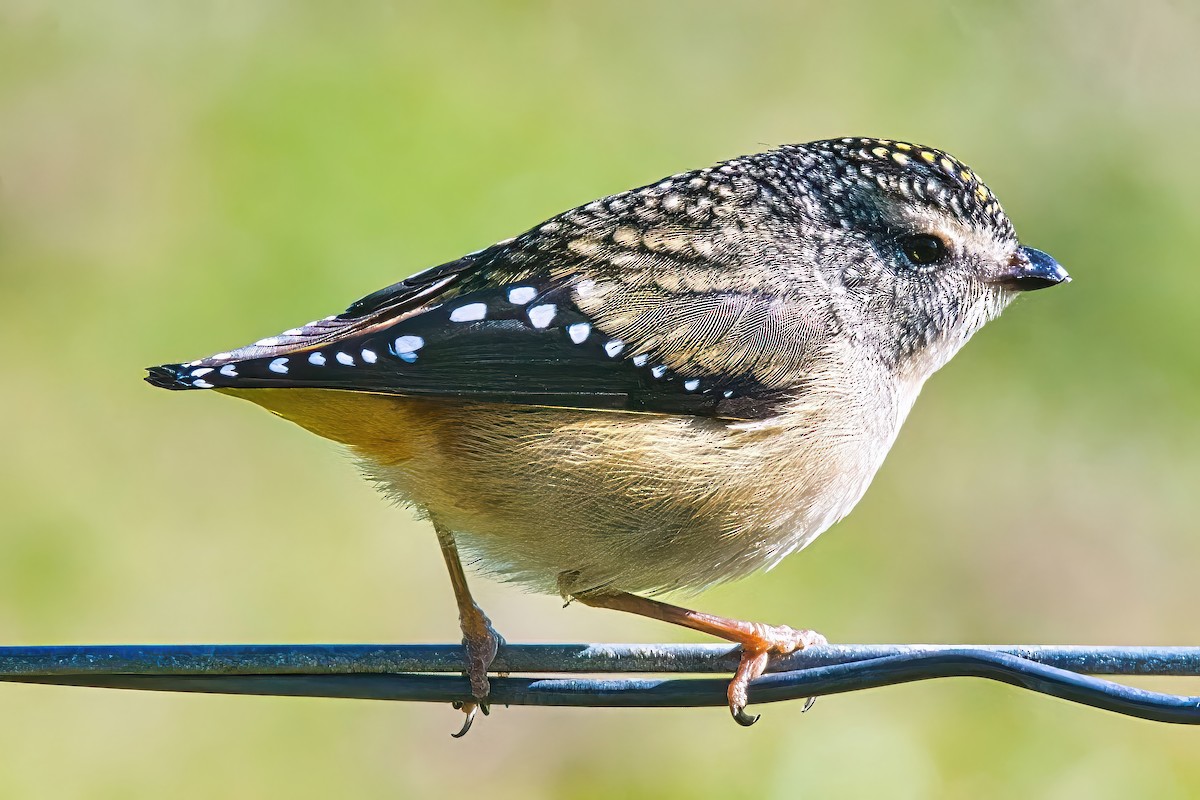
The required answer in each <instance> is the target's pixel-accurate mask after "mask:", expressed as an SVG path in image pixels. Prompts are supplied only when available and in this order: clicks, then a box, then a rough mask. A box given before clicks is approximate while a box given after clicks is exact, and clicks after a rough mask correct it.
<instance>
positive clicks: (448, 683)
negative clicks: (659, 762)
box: [0, 644, 1200, 724]
mask: <svg viewBox="0 0 1200 800" xmlns="http://www.w3.org/2000/svg"><path fill="white" fill-rule="evenodd" d="M737 660H738V651H737V648H730V647H728V646H725V645H616V644H614V645H598V644H548V645H505V646H503V647H502V648H501V651H500V653H499V655H498V656H497V658H496V661H495V663H494V664H493V666H492V668H493V670H494V671H495V672H499V673H510V674H511V673H533V674H535V675H536V674H544V673H559V674H568V675H570V674H580V673H592V674H605V673H608V674H613V673H623V674H637V673H671V674H681V673H689V674H704V673H707V674H712V673H732V671H733V669H734V667H735V666H736V664H737ZM462 665H463V650H462V647H461V646H458V645H171V646H95V647H88V646H70V647H0V681H11V682H20V683H48V684H59V685H74V686H97V687H108V688H122V689H144V690H154V691H174V692H206V693H219V694H253V695H285V696H303V697H353V698H363V699H378V700H407V701H422V702H439V703H448V702H455V701H465V700H470V699H471V696H470V687H469V685H468V683H467V681H466V679H465V678H462V677H458V676H457V675H448V674H431V673H458V672H461V670H462ZM1091 675H1175V676H1200V647H1080V646H1045V645H1039V646H1030V645H993V646H969V647H964V646H954V645H828V646H823V647H817V648H811V649H809V650H805V651H802V652H799V653H794V654H792V655H789V656H784V657H780V658H777V659H773V661H772V664H771V667H770V672H769V674H767V675H764V676H763V677H761V678H759V679H758V680H756V681H755V682H754V683H753V684H751V689H750V700H751V702H752V703H769V702H777V701H782V700H792V699H798V698H803V697H816V696H820V695H826V694H837V693H841V692H850V691H856V690H859V689H868V688H876V687H880V686H888V685H893V684H898V683H909V682H912V681H919V680H929V679H933V678H945V677H976V678H987V679H990V680H995V681H1000V682H1003V683H1007V684H1010V685H1012V686H1017V687H1020V688H1024V689H1029V690H1031V691H1035V692H1040V693H1042V694H1047V695H1051V696H1053V697H1058V698H1061V699H1064V700H1069V701H1071V702H1076V703H1082V704H1084V705H1089V706H1093V707H1096V708H1101V709H1106V710H1109V711H1113V712H1116V713H1119V714H1125V715H1128V716H1133V717H1140V718H1142V719H1149V720H1156V721H1160V722H1174V723H1185V724H1200V696H1197V697H1191V696H1186V695H1172V694H1165V693H1161V692H1151V691H1146V690H1143V689H1138V688H1135V687H1131V686H1125V685H1123V684H1119V683H1115V682H1113V681H1108V680H1103V679H1100V678H1095V677H1090V676H1091ZM727 680H728V679H727V678H721V679H712V678H686V679H678V678H631V677H621V678H606V679H597V678H578V677H565V678H562V677H559V678H545V677H496V678H493V679H492V694H491V697H490V700H491V702H493V703H498V704H503V705H553V706H591V707H597V706H620V707H634V706H637V707H684V706H721V705H725V703H726V698H725V688H726V685H727Z"/></svg>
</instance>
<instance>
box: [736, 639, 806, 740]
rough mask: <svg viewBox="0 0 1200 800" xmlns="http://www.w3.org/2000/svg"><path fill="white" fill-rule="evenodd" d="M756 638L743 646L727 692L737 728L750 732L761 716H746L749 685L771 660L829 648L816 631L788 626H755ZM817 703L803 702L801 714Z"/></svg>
mask: <svg viewBox="0 0 1200 800" xmlns="http://www.w3.org/2000/svg"><path fill="white" fill-rule="evenodd" d="M755 634H756V635H755V637H754V640H753V641H752V642H748V643H743V645H742V660H741V661H740V662H738V668H737V672H736V673H735V674H734V676H733V680H731V681H730V682H729V692H728V695H729V713H730V714H732V715H733V719H734V721H735V722H736V723H737V724H739V725H741V726H743V727H747V728H748V727H750V726H751V725H753V724H754V723H756V722H758V719H759V717H760V716H761V715H759V714H747V713H746V705H747V704H748V703H749V695H748V692H749V688H750V682H751V681H753V680H754V679H755V678H757V677H759V676H760V675H762V674H763V672H765V671H766V669H767V663H768V662H769V661H770V658H771V656H772V655H773V654H779V655H786V654H787V653H794V652H795V651H797V650H803V649H804V648H806V647H814V646H816V645H822V644H828V640H827V639H826V638H825V637H824V636H822V635H821V634H819V633H817V632H816V631H810V630H797V629H795V628H789V627H788V626H786V625H779V626H774V625H756V626H755ZM816 700H817V699H816V698H815V697H810V698H808V699H807V700H806V701H805V702H804V708H803V709H802V713H803V711H808V710H809V709H810V708H812V705H813V703H815V702H816Z"/></svg>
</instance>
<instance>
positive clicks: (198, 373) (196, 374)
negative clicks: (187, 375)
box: [192, 367, 212, 378]
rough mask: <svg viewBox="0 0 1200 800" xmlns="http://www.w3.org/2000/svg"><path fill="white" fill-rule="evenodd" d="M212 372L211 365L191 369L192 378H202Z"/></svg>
mask: <svg viewBox="0 0 1200 800" xmlns="http://www.w3.org/2000/svg"><path fill="white" fill-rule="evenodd" d="M210 372H212V367H201V368H200V369H194V370H192V377H193V378H203V377H204V376H205V375H207V374H208V373H210Z"/></svg>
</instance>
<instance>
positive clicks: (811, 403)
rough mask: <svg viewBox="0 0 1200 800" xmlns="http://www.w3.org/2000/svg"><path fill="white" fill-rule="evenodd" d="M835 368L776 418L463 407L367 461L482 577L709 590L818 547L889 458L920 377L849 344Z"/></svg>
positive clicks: (556, 587)
mask: <svg viewBox="0 0 1200 800" xmlns="http://www.w3.org/2000/svg"><path fill="white" fill-rule="evenodd" d="M826 363H827V365H828V366H827V368H826V369H824V370H823V372H822V374H821V375H819V376H814V378H813V381H814V382H815V383H818V384H820V386H816V385H814V386H812V387H811V389H812V391H806V392H805V393H804V397H805V398H810V399H801V400H796V401H793V402H792V403H791V404H790V405H788V406H787V407H786V408H784V409H783V410H782V411H781V412H780V413H779V414H777V415H775V416H773V417H771V418H770V419H769V420H763V421H755V422H739V423H729V422H722V421H716V420H710V419H701V418H692V417H678V416H665V415H649V414H621V413H607V412H595V411H579V410H566V409H548V408H535V409H529V408H519V407H513V406H496V405H489V406H466V407H463V408H462V409H461V411H460V412H459V413H457V414H456V415H455V416H453V417H447V418H445V419H443V420H442V421H441V422H440V430H441V432H440V433H439V435H438V442H437V445H438V446H436V447H428V448H421V449H420V450H417V451H413V452H412V453H411V455H410V456H409V457H407V458H405V459H403V460H400V461H392V462H391V463H384V462H383V461H382V460H381V459H379V458H378V457H373V456H372V455H371V454H369V453H367V452H364V451H363V450H361V449H360V451H359V454H360V455H361V456H362V458H363V461H364V464H365V466H366V469H367V472H368V473H369V474H370V475H371V476H372V477H373V478H375V479H376V480H378V481H379V482H380V483H381V484H382V485H383V487H384V488H385V489H386V490H387V491H388V493H389V494H391V495H392V496H394V497H396V498H397V499H400V500H403V501H406V502H412V503H415V504H416V505H417V506H419V507H421V508H423V509H427V510H428V512H429V513H430V515H431V516H433V517H434V518H435V519H437V521H438V522H439V523H440V524H442V525H444V526H446V527H447V528H449V529H450V530H452V531H454V533H455V534H456V538H457V540H458V541H459V542H460V545H461V546H462V548H463V549H464V550H466V551H467V552H468V554H470V555H471V556H472V557H474V559H476V566H478V567H479V568H481V569H482V570H483V571H485V572H489V573H492V574H495V575H498V576H501V577H504V578H508V579H511V580H515V581H517V582H520V583H523V584H526V585H528V586H530V587H532V588H534V589H537V590H540V591H546V592H562V593H564V594H567V593H572V592H579V591H583V590H587V589H595V588H598V587H606V588H613V589H620V590H624V591H631V592H654V591H661V590H670V589H701V588H703V587H705V586H709V585H712V584H714V583H718V582H721V581H725V580H731V579H734V578H738V577H742V576H744V575H746V574H748V573H750V572H753V571H755V570H757V569H762V568H765V567H770V566H773V565H774V564H775V563H777V562H778V561H779V560H780V559H782V558H783V557H784V556H786V555H788V554H789V553H791V552H794V551H795V550H797V549H799V548H801V547H803V546H805V545H806V544H808V543H809V542H810V541H812V540H813V539H814V538H815V537H816V536H817V535H818V534H820V533H821V532H822V531H824V530H825V529H826V528H828V527H829V526H830V525H832V524H833V523H834V522H836V521H837V520H839V519H841V518H842V517H844V516H845V515H846V514H847V513H849V512H850V510H851V508H853V506H854V505H855V503H857V502H858V500H859V499H860V498H861V497H862V495H863V493H864V492H865V491H866V488H867V485H868V484H869V483H870V480H871V478H872V477H873V476H874V474H875V472H876V471H877V470H878V468H879V466H880V464H881V463H882V462H883V458H884V456H885V455H886V453H887V451H888V449H889V448H890V447H891V444H892V442H893V441H894V440H895V437H896V434H897V432H898V431H899V428H900V424H901V422H902V421H903V419H904V416H905V415H906V414H907V413H908V410H909V408H911V406H912V403H913V401H914V400H915V398H916V390H917V389H919V386H916V387H908V386H899V387H898V386H897V384H896V382H895V380H894V379H892V378H890V376H888V375H887V374H886V372H885V371H884V368H883V367H882V366H881V365H878V364H877V363H874V362H872V361H870V360H867V359H861V358H856V357H855V356H854V354H853V353H850V352H846V353H843V354H841V356H838V355H836V354H831V356H830V359H829V360H828V361H827V362H826ZM892 387H895V389H896V390H893V388H892ZM818 397H819V398H820V400H819V401H815V400H813V399H811V398H818Z"/></svg>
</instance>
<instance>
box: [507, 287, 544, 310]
mask: <svg viewBox="0 0 1200 800" xmlns="http://www.w3.org/2000/svg"><path fill="white" fill-rule="evenodd" d="M535 297H537V289H535V288H533V287H532V286H517V287H515V288H513V289H509V290H508V302H510V303H512V304H513V305H516V306H523V305H525V304H526V303H528V302H529V301H530V300H532V299H533V298H535Z"/></svg>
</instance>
